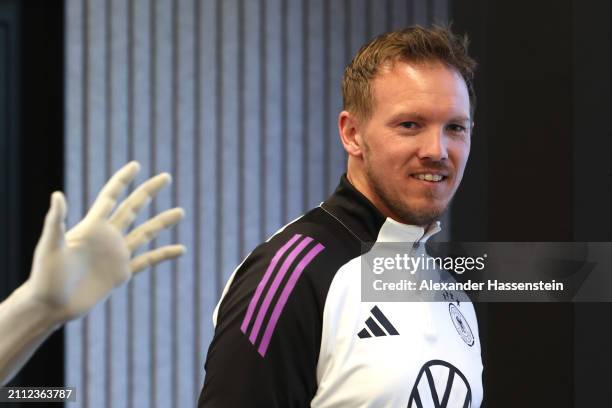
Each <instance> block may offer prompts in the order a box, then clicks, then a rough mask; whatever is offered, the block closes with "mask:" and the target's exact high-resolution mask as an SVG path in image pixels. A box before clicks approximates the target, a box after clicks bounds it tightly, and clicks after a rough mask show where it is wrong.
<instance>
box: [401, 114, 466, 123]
mask: <svg viewBox="0 0 612 408" xmlns="http://www.w3.org/2000/svg"><path fill="white" fill-rule="evenodd" d="M400 118H410V119H414V120H418V121H421V122H422V121H425V120H427V117H426V116H423V115H422V114H420V113H417V112H399V113H397V114H396V115H394V116H393V120H399V119H400ZM449 122H471V119H470V117H469V116H455V117H452V118H451V119H450V120H449Z"/></svg>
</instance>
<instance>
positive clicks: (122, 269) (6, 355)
mask: <svg viewBox="0 0 612 408" xmlns="http://www.w3.org/2000/svg"><path fill="white" fill-rule="evenodd" d="M139 169H140V166H139V164H138V163H136V162H131V163H129V164H127V165H125V166H124V167H123V168H122V169H120V170H119V171H118V172H117V173H115V175H114V176H113V177H112V178H111V179H110V180H109V182H108V183H107V184H106V185H105V186H104V188H103V189H102V190H101V191H100V193H99V195H98V197H97V198H96V201H95V202H94V204H93V205H92V207H91V209H90V210H89V212H88V213H87V215H86V216H85V218H84V219H83V220H82V221H81V222H80V223H78V224H77V225H76V226H75V227H74V228H72V229H71V230H70V231H68V233H67V234H65V219H66V201H65V199H64V196H63V194H62V193H60V192H55V193H53V195H52V197H51V208H50V209H49V212H48V213H47V216H46V218H45V225H44V229H43V232H42V235H41V237H40V240H39V242H38V245H37V246H36V250H35V252H34V260H33V262H32V271H31V273H30V278H29V279H28V280H27V281H26V282H25V283H24V284H23V285H22V286H20V287H19V288H18V289H17V290H15V292H13V294H11V296H9V298H8V299H7V300H6V301H4V302H3V303H1V304H0V333H2V336H0V384H4V383H5V382H6V381H7V380H8V379H9V378H10V377H11V376H12V374H13V373H15V372H16V371H17V370H18V369H19V368H21V367H22V366H23V364H25V362H26V361H27V359H28V358H29V357H30V356H31V354H32V353H33V352H34V351H35V350H36V348H37V347H38V346H39V345H40V344H41V343H42V342H43V341H44V339H45V338H46V337H47V336H48V335H49V334H51V333H52V332H53V330H55V329H56V328H58V327H59V326H61V325H62V324H63V323H65V322H66V321H68V320H71V319H74V318H77V317H79V316H81V315H83V314H85V313H87V311H89V309H91V308H92V307H93V306H94V305H95V304H97V303H99V302H100V301H102V300H104V299H105V298H107V297H108V296H109V295H110V293H111V291H112V289H113V288H116V287H117V286H119V285H121V284H123V283H125V282H127V281H128V280H129V279H130V278H131V277H132V275H133V274H134V273H136V272H138V271H140V270H142V269H144V268H146V267H148V266H150V265H155V264H157V263H159V262H161V261H163V260H166V259H171V258H176V257H178V256H180V255H182V254H184V253H185V247H184V246H182V245H169V246H164V247H161V248H158V249H155V250H151V251H148V252H145V253H144V254H142V255H140V256H137V257H135V258H132V254H133V252H134V251H135V250H136V249H137V248H139V247H140V246H142V245H144V244H146V243H148V242H149V241H151V240H152V239H154V238H155V237H156V236H157V234H158V233H159V232H160V231H161V230H162V229H165V228H169V227H171V226H173V225H175V224H176V223H177V222H179V221H180V220H181V219H182V218H183V216H184V211H183V210H182V209H181V208H173V209H171V210H167V211H164V212H162V213H161V214H159V215H157V216H156V217H154V218H152V219H150V220H148V221H146V222H145V223H143V224H142V225H140V226H139V227H137V228H135V229H134V230H132V231H131V232H130V233H129V234H127V235H125V236H124V230H125V229H126V228H127V227H128V226H129V225H130V224H131V223H132V222H133V221H134V219H135V218H136V216H137V214H138V212H139V211H140V210H141V209H142V208H143V207H144V206H145V205H146V204H148V203H149V202H150V201H151V199H152V198H153V197H154V196H155V195H156V194H157V192H158V191H159V190H160V189H161V188H162V187H164V186H165V185H167V184H168V183H169V182H170V181H171V178H170V175H169V174H167V173H162V174H160V175H158V176H155V177H153V178H151V179H149V180H147V181H146V182H144V183H143V184H141V185H140V187H138V188H137V189H136V190H135V191H134V192H133V193H132V194H130V196H129V197H128V198H127V199H125V200H124V201H123V202H122V203H121V204H120V205H118V206H117V209H116V210H115V211H114V212H113V209H114V208H115V206H116V204H117V199H118V197H119V195H121V193H122V192H123V191H124V190H125V188H126V187H127V186H128V185H129V183H130V182H131V181H132V180H133V179H134V177H135V176H136V174H137V173H138V171H139ZM111 213H112V215H111Z"/></svg>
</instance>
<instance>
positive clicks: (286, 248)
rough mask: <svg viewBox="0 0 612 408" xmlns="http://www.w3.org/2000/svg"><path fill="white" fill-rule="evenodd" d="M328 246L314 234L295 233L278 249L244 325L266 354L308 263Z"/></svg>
mask: <svg viewBox="0 0 612 408" xmlns="http://www.w3.org/2000/svg"><path fill="white" fill-rule="evenodd" d="M324 249H325V247H324V246H323V245H321V244H320V243H318V242H316V241H314V240H313V239H312V238H310V237H308V236H302V235H301V234H295V235H294V236H293V237H292V238H291V239H290V240H289V241H287V243H285V245H283V246H282V247H281V248H280V249H279V250H278V251H276V254H275V255H274V257H273V258H272V260H271V261H270V263H269V264H268V267H267V269H266V272H265V273H264V275H263V278H262V279H261V281H260V282H259V284H258V285H257V288H256V289H255V294H254V295H253V297H252V298H251V302H250V303H249V306H248V308H247V312H246V315H245V316H244V320H243V321H242V325H241V326H240V330H241V331H242V332H243V333H244V334H245V335H247V336H248V338H249V341H250V342H251V344H253V345H254V346H256V347H257V352H258V353H259V354H260V355H261V356H262V357H264V356H265V355H266V351H267V350H268V346H269V345H270V340H271V339H272V334H273V333H274V329H275V328H276V324H277V323H278V319H279V318H280V316H281V314H282V312H283V309H284V307H285V305H286V304H287V300H288V299H289V296H290V295H291V292H292V291H293V289H294V288H295V284H296V283H297V281H298V279H299V278H300V276H301V275H302V272H304V269H305V268H306V267H307V266H308V264H309V263H310V262H312V260H313V259H314V258H315V257H316V256H317V255H318V254H319V253H320V252H321V251H323V250H324ZM286 253H288V255H287V256H285V254H286ZM281 260H282V263H281ZM279 263H280V265H279ZM277 294H278V295H277ZM275 295H276V296H275ZM269 311H270V312H269ZM251 323H252V324H251ZM249 329H250V331H249ZM260 334H261V337H260Z"/></svg>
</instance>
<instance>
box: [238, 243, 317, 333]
mask: <svg viewBox="0 0 612 408" xmlns="http://www.w3.org/2000/svg"><path fill="white" fill-rule="evenodd" d="M311 241H312V238H310V237H305V238H304V239H303V240H302V241H301V242H300V243H299V244H298V245H297V246H296V247H295V248H294V249H293V251H291V253H290V254H289V255H288V256H287V259H285V262H283V265H282V266H281V268H280V270H279V271H278V273H277V274H276V277H275V278H274V281H273V282H272V285H271V286H270V289H268V293H267V294H266V297H265V298H264V301H263V303H262V304H261V307H260V308H259V313H257V318H256V319H255V324H254V325H253V330H252V331H251V335H250V336H249V340H250V341H251V343H253V344H255V340H256V339H257V335H258V334H259V329H260V328H261V324H262V323H263V319H264V317H265V316H266V312H267V311H268V308H269V307H270V303H272V298H273V297H274V294H275V293H276V291H277V290H278V287H279V286H280V284H281V282H282V281H283V278H284V277H285V275H286V274H287V270H288V269H289V267H290V266H291V265H292V264H293V261H295V258H296V257H297V256H298V255H299V254H300V252H302V251H303V250H304V248H306V246H307V245H308V244H310V242H311Z"/></svg>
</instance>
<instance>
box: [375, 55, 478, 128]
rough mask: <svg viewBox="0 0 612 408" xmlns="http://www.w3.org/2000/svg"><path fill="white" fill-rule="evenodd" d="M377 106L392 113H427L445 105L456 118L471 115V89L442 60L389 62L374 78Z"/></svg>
mask: <svg viewBox="0 0 612 408" xmlns="http://www.w3.org/2000/svg"><path fill="white" fill-rule="evenodd" d="M372 96H373V99H374V100H373V102H374V106H375V107H376V105H379V106H380V105H382V106H384V107H385V109H386V110H390V109H392V110H393V112H387V113H391V114H396V113H400V112H403V113H406V114H409V113H410V114H413V115H415V116H416V115H421V116H427V115H428V114H429V111H431V110H432V109H434V108H438V109H434V110H439V109H444V110H445V111H447V112H448V114H449V115H451V116H454V117H456V118H455V119H463V120H466V119H469V106H470V104H469V93H468V90H467V85H466V84H465V81H464V80H463V78H462V77H461V75H460V74H459V73H458V72H457V71H456V70H454V69H452V68H449V67H448V66H446V65H445V64H443V63H441V62H429V63H408V62H402V61H397V62H395V64H394V65H393V67H390V66H387V67H386V68H385V70H384V71H380V72H379V73H378V74H377V75H376V77H375V78H374V80H373V81H372Z"/></svg>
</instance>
